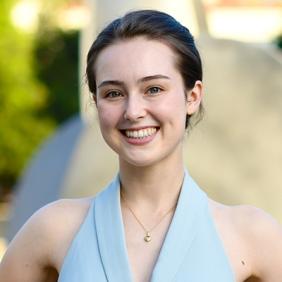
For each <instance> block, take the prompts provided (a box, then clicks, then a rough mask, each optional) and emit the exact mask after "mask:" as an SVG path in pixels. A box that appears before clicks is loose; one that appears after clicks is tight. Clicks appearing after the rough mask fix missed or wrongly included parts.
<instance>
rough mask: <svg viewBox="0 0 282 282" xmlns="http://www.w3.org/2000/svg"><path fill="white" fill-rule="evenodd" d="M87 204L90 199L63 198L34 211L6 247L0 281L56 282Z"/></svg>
mask: <svg viewBox="0 0 282 282" xmlns="http://www.w3.org/2000/svg"><path fill="white" fill-rule="evenodd" d="M90 203H91V198H84V199H64V200H58V201H56V202H53V203H50V204H48V205H46V206H44V207H43V208H41V209H39V210H38V211H37V212H35V213H34V214H33V215H32V216H31V217H30V219H29V220H28V221H27V222H26V223H25V224H24V226H23V227H22V228H21V230H20V231H19V232H18V233H17V235H16V236H15V238H14V239H13V240H12V242H11V243H10V245H9V247H8V249H7V252H6V254H5V255H4V258H3V260H2V262H1V264H0V282H2V280H1V277H5V279H6V280H5V282H6V281H9V282H10V281H11V282H14V281H29V282H32V281H57V280H56V277H57V273H58V270H59V269H60V267H61V264H62V262H63V259H64V256H65V255H66V253H67V250H68V248H69V246H70V244H71V241H72V240H73V237H74V236H75V234H76V232H77V231H78V230H79V227H80V225H81V223H82V222H83V220H84V218H85V216H86V214H87V211H88V209H89V206H90ZM47 277H49V278H47Z"/></svg>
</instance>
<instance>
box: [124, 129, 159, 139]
mask: <svg viewBox="0 0 282 282" xmlns="http://www.w3.org/2000/svg"><path fill="white" fill-rule="evenodd" d="M156 131H157V129H156V128H155V127H150V128H145V129H140V130H125V135H126V136H127V137H129V138H145V137H148V136H150V135H153V134H154V133H155V132H156Z"/></svg>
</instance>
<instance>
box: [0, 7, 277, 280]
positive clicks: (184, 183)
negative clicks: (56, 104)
mask: <svg viewBox="0 0 282 282" xmlns="http://www.w3.org/2000/svg"><path fill="white" fill-rule="evenodd" d="M86 73H87V78H88V84H89V89H90V91H91V93H92V94H93V99H94V101H95V103H96V107H97V112H98V118H99V123H100V128H101V132H102V135H103V137H104V139H105V141H106V142H107V144H108V145H109V146H110V147H111V148H112V149H113V150H114V151H115V152H116V153H117V154H118V157H119V174H118V175H117V177H116V178H115V179H114V180H113V181H112V182H111V184H110V185H109V186H108V187H107V188H106V189H104V191H103V192H101V193H100V194H99V195H97V196H96V197H95V198H94V199H92V198H87V199H77V200H60V201H57V202H55V203H51V204H50V205H48V206H46V207H44V208H42V209H41V210H39V211H38V212H37V213H35V215H33V216H32V217H31V219H30V220H29V221H28V222H27V223H26V225H25V226H24V227H23V228H22V230H21V231H20V232H19V234H18V235H17V236H16V238H15V239H14V240H13V241H12V243H11V244H10V246H9V248H8V251H7V253H6V255H5V257H4V259H3V261H2V264H1V267H0V277H1V278H0V281H1V282H4V281H5V282H18V281H28V282H33V281H34V282H38V281H57V279H58V281H61V282H66V281H67V282H72V281H85V282H88V281H89V282H90V281H99V282H100V281H101V282H102V281H117V282H118V281H123V282H125V281H160V282H164V281H193V282H206V281H207V282H228V281H267V282H278V281H281V277H282V267H281V265H282V229H281V227H280V226H279V225H278V224H277V223H276V222H275V221H274V220H273V219H272V218H271V217H270V216H268V215H267V214H265V213H264V212H263V211H261V210H258V209H256V208H253V207H246V206H238V207H227V206H224V205H222V204H219V203H216V202H214V201H213V200H210V199H208V198H207V196H206V194H205V193H204V192H203V191H202V190H201V189H200V188H199V187H198V186H197V184H196V183H195V182H194V181H193V180H192V178H191V177H190V176H189V174H188V172H187V171H185V168H184V165H183V152H182V147H183V140H184V136H185V131H186V129H187V128H188V127H189V126H190V125H191V118H193V116H194V115H196V114H197V113H201V111H202V106H201V105H202V96H203V85H202V66H201V59H200V56H199V54H198V51H197V49H196V47H195V44H194V40H193V38H192V36H191V34H190V33H189V31H188V30H187V29H186V28H185V27H183V26H182V25H181V24H179V23H178V22H177V21H176V20H175V19H173V18H172V17H170V16H169V15H167V14H164V13H161V12H158V11H150V10H145V11H137V12H132V13H129V14H127V15H125V16H124V17H122V18H120V19H117V20H115V21H113V22H112V23H110V24H109V25H108V26H107V27H106V28H105V29H104V30H103V31H102V32H101V33H100V34H99V36H98V38H97V39H96V41H95V42H94V43H93V45H92V47H91V48H90V51H89V53H88V57H87V70H86Z"/></svg>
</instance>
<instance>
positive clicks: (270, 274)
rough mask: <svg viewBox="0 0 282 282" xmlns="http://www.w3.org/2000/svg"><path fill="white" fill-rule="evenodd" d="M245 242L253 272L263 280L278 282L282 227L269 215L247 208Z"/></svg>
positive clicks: (280, 263) (280, 274)
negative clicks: (246, 235) (246, 236)
mask: <svg viewBox="0 0 282 282" xmlns="http://www.w3.org/2000/svg"><path fill="white" fill-rule="evenodd" d="M247 218H248V220H247V221H248V226H246V230H247V233H246V234H248V238H247V242H248V245H249V246H250V248H249V250H250V255H251V260H252V264H253V273H254V274H255V275H256V276H257V277H259V278H260V280H261V281H264V282H279V281H281V277H282V227H281V225H279V223H278V222H277V221H275V220H274V219H273V218H272V217H271V216H270V215H268V214H267V213H265V212H264V211H262V210H260V209H256V208H249V211H248V215H247Z"/></svg>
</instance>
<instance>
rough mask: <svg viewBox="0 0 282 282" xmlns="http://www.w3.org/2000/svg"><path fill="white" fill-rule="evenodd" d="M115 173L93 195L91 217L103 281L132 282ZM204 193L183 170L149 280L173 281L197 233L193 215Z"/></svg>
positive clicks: (202, 203)
mask: <svg viewBox="0 0 282 282" xmlns="http://www.w3.org/2000/svg"><path fill="white" fill-rule="evenodd" d="M119 192H120V181H119V176H117V177H116V178H115V179H114V180H113V182H112V183H111V184H110V185H109V187H108V188H107V189H106V190H104V191H103V192H101V194H100V195H98V196H97V198H96V199H95V205H94V218H95V224H96V230H97V231H96V232H97V239H98V245H99V251H100V256H101V260H102V263H103V267H104V271H105V275H106V277H107V281H110V282H112V281H114V282H132V281H133V280H132V276H131V270H130V266H129V261H128V255H127V249H126V243H125V234H124V227H123V220H122V215H121V207H120V193H119ZM204 205H207V200H206V195H205V193H204V192H202V191H201V190H200V189H199V188H198V186H197V184H196V183H195V182H194V181H193V179H192V178H191V177H190V176H189V174H188V172H187V171H185V175H184V181H183V185H182V188H181V191H180V195H179V199H178V203H177V207H176V210H175V213H174V216H173V219H172V222H171V224H170V227H169V230H168V232H167V235H166V238H165V241H164V243H163V246H162V248H161V252H160V255H159V257H158V261H157V263H156V265H155V268H154V271H153V274H152V278H151V282H159V281H162V282H166V281H169V282H171V281H173V279H174V277H175V275H176V274H177V272H178V270H179V268H180V265H181V263H182V262H183V260H184V257H185V256H186V255H187V252H188V251H189V248H190V246H191V244H192V241H193V238H194V237H195V235H196V233H197V222H198V221H197V219H198V216H199V212H198V211H201V210H203V206H204Z"/></svg>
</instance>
